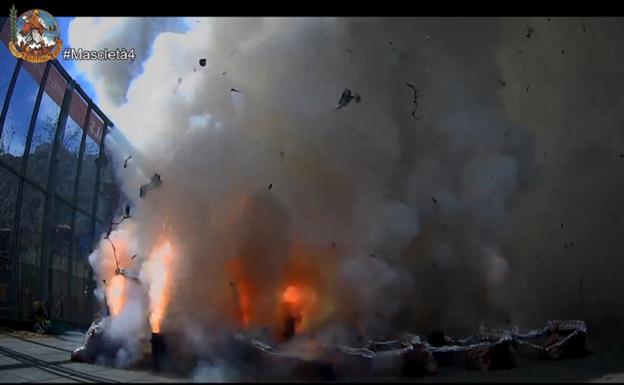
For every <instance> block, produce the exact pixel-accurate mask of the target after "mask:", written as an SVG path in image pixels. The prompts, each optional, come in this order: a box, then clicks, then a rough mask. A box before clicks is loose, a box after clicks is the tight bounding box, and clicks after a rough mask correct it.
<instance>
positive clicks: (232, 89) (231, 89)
mask: <svg viewBox="0 0 624 385" xmlns="http://www.w3.org/2000/svg"><path fill="white" fill-rule="evenodd" d="M230 92H239V93H241V94H242V93H243V91H240V90H237V89H236V88H230Z"/></svg>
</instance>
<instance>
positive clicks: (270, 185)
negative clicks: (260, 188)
mask: <svg viewBox="0 0 624 385" xmlns="http://www.w3.org/2000/svg"><path fill="white" fill-rule="evenodd" d="M272 188H273V183H270V184H269V188H268V190H269V191H270V190H271V189H272Z"/></svg>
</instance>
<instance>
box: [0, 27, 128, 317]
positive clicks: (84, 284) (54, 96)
mask: <svg viewBox="0 0 624 385" xmlns="http://www.w3.org/2000/svg"><path fill="white" fill-rule="evenodd" d="M8 24H9V23H7V22H6V18H2V19H0V40H1V41H2V43H3V44H0V50H7V51H8V48H7V45H8V41H9V25H8ZM2 57H9V56H7V55H5V56H2ZM0 60H4V59H0ZM7 60H13V61H14V62H15V64H14V65H13V67H12V70H11V71H2V73H0V77H6V79H5V80H8V87H7V89H6V92H5V94H4V95H2V94H0V102H1V103H2V105H1V106H2V110H1V111H2V112H1V114H0V145H2V148H3V150H2V153H0V179H1V178H5V179H6V178H10V181H8V182H7V183H4V184H0V186H15V184H16V185H17V188H15V187H10V188H9V187H4V188H2V190H0V201H2V202H0V203H2V206H1V207H2V209H3V210H5V211H4V212H2V213H0V216H2V215H4V216H5V217H7V218H3V219H2V221H3V222H2V223H0V318H12V319H15V320H27V319H29V318H30V317H31V311H32V307H33V303H34V302H35V301H41V302H44V303H47V308H48V309H49V311H50V316H51V317H52V318H56V319H58V320H63V321H67V322H70V323H74V324H78V325H85V324H88V322H89V320H90V319H91V315H92V313H93V288H94V287H95V285H94V282H93V272H92V270H91V269H90V268H89V265H88V261H87V258H88V255H89V253H90V252H91V251H92V249H93V246H94V242H95V240H97V237H98V236H99V234H97V233H96V229H102V228H105V227H106V225H105V224H107V223H109V222H110V217H111V216H112V211H113V209H114V208H115V207H114V206H115V205H116V203H117V202H115V197H114V196H103V195H104V193H103V191H104V190H110V189H109V188H106V189H104V185H108V184H113V185H114V181H113V179H112V173H111V169H110V163H111V162H110V159H108V157H107V156H106V153H105V151H104V142H105V137H106V134H107V132H108V131H109V130H110V129H111V128H112V126H113V125H112V122H111V121H110V120H109V119H108V118H107V117H106V115H104V114H103V113H102V111H101V110H100V109H99V108H98V106H97V105H96V104H95V103H94V102H93V101H92V100H91V98H90V97H89V96H88V95H87V94H86V92H85V91H84V90H83V89H82V88H81V87H80V85H78V84H77V83H76V82H75V80H74V79H73V78H72V77H71V76H70V75H69V74H68V73H67V71H66V70H65V69H64V68H63V66H62V65H61V64H60V63H59V62H58V61H57V60H52V61H49V62H47V63H41V64H32V63H28V62H23V61H22V60H17V59H7ZM11 63H12V62H7V63H2V64H3V65H4V64H8V65H10V64H11ZM20 76H21V77H20ZM22 78H26V79H32V80H34V81H35V82H36V84H37V85H38V90H36V91H35V90H34V89H33V95H32V96H33V98H34V100H35V103H34V106H33V107H32V110H31V111H27V112H28V113H29V116H30V120H29V124H26V123H23V124H22V127H18V129H21V130H22V131H23V132H27V134H26V136H25V138H26V139H25V143H24V150H23V152H22V153H21V154H19V153H5V152H4V143H5V142H6V138H7V137H8V135H9V133H8V130H6V129H4V128H5V126H7V121H8V120H7V117H8V116H9V113H10V111H12V110H16V109H19V108H21V107H20V105H21V104H20V103H22V100H20V99H18V98H16V97H15V95H14V93H15V89H16V86H17V85H18V79H22ZM29 81H30V82H31V83H32V81H31V80H29ZM44 95H46V100H48V103H50V102H49V100H51V101H52V102H53V103H55V104H56V106H57V108H58V109H59V111H58V115H57V116H56V119H55V120H53V121H52V122H51V123H50V126H49V130H48V131H49V141H48V142H46V143H44V144H46V146H39V147H40V148H35V149H34V150H33V149H32V148H31V147H33V146H34V145H33V143H34V141H36V140H37V138H36V131H37V130H40V129H41V123H40V121H39V120H38V117H39V114H40V108H41V104H42V100H43V99H44ZM24 108H25V107H24ZM68 120H70V121H71V122H72V124H74V125H77V126H78V127H79V128H80V130H81V134H80V135H78V136H77V137H76V139H75V145H74V147H75V151H74V152H73V153H72V152H70V151H68V150H67V149H66V148H65V147H64V142H63V141H64V140H65V139H66V130H68V128H67V126H68ZM37 132H38V131H37ZM90 144H91V146H92V147H93V146H97V147H95V151H93V148H91V149H89V145H90ZM36 151H40V152H41V151H49V152H50V153H49V154H47V153H46V156H48V155H49V158H47V159H48V161H47V163H46V162H45V159H46V157H42V159H44V160H43V161H41V160H40V159H35V155H37V152H36ZM89 162H95V166H94V167H92V164H91V163H89ZM87 166H90V167H87ZM33 167H35V168H40V169H41V170H43V171H42V172H40V173H39V174H37V175H41V176H40V177H39V178H35V177H33V175H32V174H33V171H31V169H32V168H33ZM44 171H45V172H44ZM35 172H37V170H35ZM89 172H90V173H91V174H89V175H91V176H92V177H85V178H82V177H81V176H82V175H83V174H85V173H89ZM93 173H94V175H93ZM66 174H69V175H71V174H73V175H75V177H74V178H73V180H72V179H71V178H64V176H65V175H66ZM7 180H8V179H7ZM68 180H69V181H70V182H67V181H68ZM0 182H2V181H0ZM68 183H71V184H68ZM81 183H82V185H81ZM61 187H62V188H61ZM84 192H87V193H88V194H87V195H90V197H89V200H88V201H85V198H84V197H83V196H84ZM85 202H87V203H85ZM98 213H99V215H98Z"/></svg>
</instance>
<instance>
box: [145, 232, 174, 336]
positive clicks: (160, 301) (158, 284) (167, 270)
mask: <svg viewBox="0 0 624 385" xmlns="http://www.w3.org/2000/svg"><path fill="white" fill-rule="evenodd" d="M173 257H174V251H173V247H172V246H171V242H170V241H163V242H162V243H161V244H160V245H158V246H157V247H156V248H154V250H153V251H152V252H151V253H150V255H149V259H148V260H147V262H146V263H145V266H144V269H145V270H144V271H145V276H146V278H147V281H148V282H149V291H148V294H149V309H150V316H149V322H150V326H151V329H152V332H153V333H160V327H161V323H162V320H163V317H164V316H165V312H166V309H167V306H168V305H169V300H170V299H171V268H172V262H173Z"/></svg>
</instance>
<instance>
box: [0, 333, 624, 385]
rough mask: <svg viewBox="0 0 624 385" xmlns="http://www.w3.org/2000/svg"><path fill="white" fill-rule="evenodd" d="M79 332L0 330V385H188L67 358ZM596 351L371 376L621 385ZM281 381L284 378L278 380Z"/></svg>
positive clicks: (621, 369) (617, 341) (620, 360)
mask: <svg viewBox="0 0 624 385" xmlns="http://www.w3.org/2000/svg"><path fill="white" fill-rule="evenodd" d="M82 339H83V334H82V333H79V332H69V333H66V334H64V335H61V336H48V335H39V334H35V333H29V332H16V331H7V330H4V331H0V382H189V381H190V380H189V379H185V378H175V377H171V376H163V375H157V374H155V373H153V372H151V371H147V370H123V369H114V368H109V367H104V366H100V365H91V364H83V363H76V362H71V361H70V354H71V352H72V351H73V349H75V348H76V347H78V346H80V345H81V342H82ZM590 342H592V346H593V347H594V349H595V350H596V353H595V354H593V355H590V356H587V357H584V358H579V359H568V360H561V361H543V360H539V359H537V358H531V357H525V358H524V362H523V365H522V366H521V367H520V368H516V369H512V370H491V371H489V372H485V373H481V372H476V371H467V370H464V369H463V368H455V367H453V368H440V371H439V373H438V374H436V375H433V376H428V377H424V378H418V379H408V378H401V377H392V378H370V380H375V381H379V380H383V381H397V382H403V381H410V382H414V381H415V382H624V349H622V348H621V346H624V341H623V340H622V338H609V337H608V336H606V337H602V338H595V339H590ZM282 380H283V379H282Z"/></svg>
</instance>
